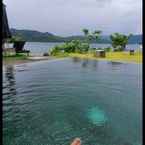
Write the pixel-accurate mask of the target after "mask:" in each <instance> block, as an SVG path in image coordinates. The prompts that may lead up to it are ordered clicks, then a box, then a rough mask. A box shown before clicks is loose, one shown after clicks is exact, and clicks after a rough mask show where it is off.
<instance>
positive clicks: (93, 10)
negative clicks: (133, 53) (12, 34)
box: [4, 0, 142, 35]
mask: <svg viewBox="0 0 145 145" xmlns="http://www.w3.org/2000/svg"><path fill="white" fill-rule="evenodd" d="M4 2H5V3H6V5H7V13H8V19H9V23H10V26H11V27H14V28H19V29H34V30H39V31H43V32H45V31H48V32H52V33H55V34H58V35H76V34H81V29H82V28H89V29H92V30H94V29H98V30H102V31H103V32H104V34H110V33H113V32H123V33H142V0H29V1H24V0H23V1H21V0H13V1H10V0H5V1H4Z"/></svg>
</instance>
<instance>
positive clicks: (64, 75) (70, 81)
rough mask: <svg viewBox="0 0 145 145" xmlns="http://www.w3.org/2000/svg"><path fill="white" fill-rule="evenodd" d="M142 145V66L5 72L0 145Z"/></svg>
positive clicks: (41, 65)
mask: <svg viewBox="0 0 145 145" xmlns="http://www.w3.org/2000/svg"><path fill="white" fill-rule="evenodd" d="M75 137H79V138H81V140H82V144H83V145H142V65H140V64H131V63H130V64H129V63H118V62H106V61H93V60H92V61H89V60H80V59H76V58H74V59H67V58H66V59H61V60H50V61H41V62H35V63H27V64H20V65H15V66H14V65H7V66H4V68H3V144H4V145H69V144H70V143H71V141H72V140H73V139H74V138H75Z"/></svg>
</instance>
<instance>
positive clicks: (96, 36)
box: [93, 30, 102, 40]
mask: <svg viewBox="0 0 145 145" xmlns="http://www.w3.org/2000/svg"><path fill="white" fill-rule="evenodd" d="M101 33H102V31H100V30H95V31H94V32H93V36H94V37H95V38H96V40H97V39H98V38H99V35H100V34H101Z"/></svg>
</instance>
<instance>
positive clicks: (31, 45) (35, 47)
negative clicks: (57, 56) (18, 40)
mask: <svg viewBox="0 0 145 145" xmlns="http://www.w3.org/2000/svg"><path fill="white" fill-rule="evenodd" d="M59 44H63V43H59V42H58V43H50V42H49V43H42V42H27V43H26V44H25V46H24V47H25V49H28V50H30V51H31V53H32V54H35V55H38V54H41V55H42V54H43V53H45V52H48V51H49V50H50V49H51V48H53V47H54V46H56V45H59ZM90 47H92V48H104V47H111V44H96V43H94V44H90ZM139 47H140V46H139V45H138V44H129V45H127V46H126V50H129V49H134V50H135V49H139Z"/></svg>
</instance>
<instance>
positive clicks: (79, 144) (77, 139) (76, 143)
mask: <svg viewBox="0 0 145 145" xmlns="http://www.w3.org/2000/svg"><path fill="white" fill-rule="evenodd" d="M71 145H81V140H80V139H79V138H75V139H74V141H73V142H72V143H71Z"/></svg>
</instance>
